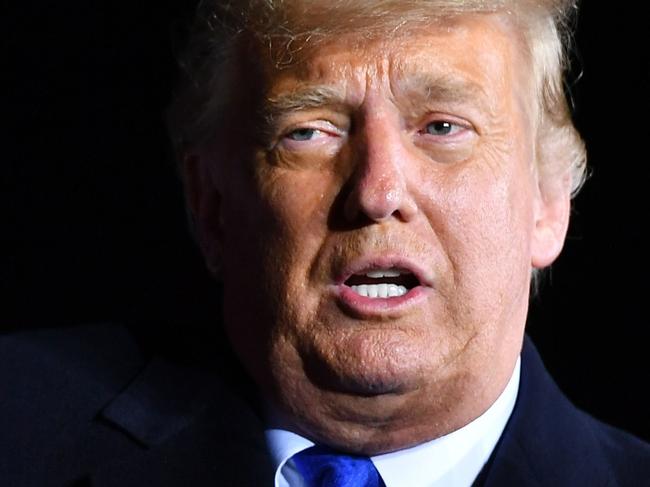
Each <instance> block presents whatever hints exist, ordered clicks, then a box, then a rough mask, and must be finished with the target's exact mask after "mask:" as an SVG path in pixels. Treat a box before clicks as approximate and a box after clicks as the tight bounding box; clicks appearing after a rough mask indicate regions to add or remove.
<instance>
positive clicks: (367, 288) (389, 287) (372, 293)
mask: <svg viewBox="0 0 650 487" xmlns="http://www.w3.org/2000/svg"><path fill="white" fill-rule="evenodd" d="M351 288H352V290H353V291H354V292H356V293H357V294H359V295H361V296H365V297H366V298H392V297H396V296H403V295H405V294H406V293H407V292H408V289H406V288H405V287H404V286H398V285H396V284H386V283H383V284H361V285H359V286H351Z"/></svg>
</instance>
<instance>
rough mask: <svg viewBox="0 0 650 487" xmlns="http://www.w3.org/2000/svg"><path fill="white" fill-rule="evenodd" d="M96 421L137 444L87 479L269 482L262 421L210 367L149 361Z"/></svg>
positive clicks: (102, 482)
mask: <svg viewBox="0 0 650 487" xmlns="http://www.w3.org/2000/svg"><path fill="white" fill-rule="evenodd" d="M99 419H100V421H103V422H105V423H107V424H108V425H110V426H112V427H113V428H114V429H118V430H120V431H122V432H123V433H124V434H125V435H126V436H127V437H129V438H130V439H131V440H133V441H134V442H135V443H136V444H137V445H139V446H137V447H135V448H131V449H130V450H129V453H128V454H126V455H123V456H121V457H120V458H118V459H116V460H115V461H112V462H108V463H106V464H104V465H102V468H101V469H99V470H97V471H96V472H95V475H94V476H93V483H92V484H91V485H94V486H97V487H100V486H101V487H109V486H110V487H113V486H118V485H119V486H126V485H156V486H157V487H158V486H160V487H163V486H167V485H169V486H172V485H173V486H176V485H192V486H193V487H194V486H197V487H198V486H203V485H206V486H208V485H210V486H215V485H224V486H227V485H233V486H240V485H241V486H249V485H250V486H258V485H259V486H261V485H272V482H273V481H272V479H273V472H272V469H271V466H270V460H269V458H268V453H267V450H266V443H265V438H264V427H263V423H262V421H261V420H260V418H259V417H258V416H257V415H256V414H255V413H254V412H253V410H252V408H251V407H250V406H249V405H248V403H247V402H246V401H244V400H243V399H241V398H240V397H238V396H237V395H235V394H232V393H231V392H230V391H229V390H228V389H227V388H226V386H225V385H224V384H223V383H222V382H220V381H219V379H218V378H217V377H216V374H214V373H211V372H207V371H202V370H199V369H194V368H186V367H181V366H178V365H176V364H172V363H169V362H166V361H164V360H160V359H156V360H153V361H152V362H151V363H149V365H148V366H147V367H146V368H145V369H144V370H143V371H142V372H141V373H140V374H139V375H138V376H137V377H136V378H135V379H134V380H133V381H132V382H131V384H130V385H129V386H128V387H127V388H126V389H125V390H124V391H123V392H121V393H120V394H119V395H118V396H117V397H116V398H115V399H113V400H112V401H111V402H110V403H109V404H108V405H107V406H106V407H105V408H104V409H103V410H102V412H101V413H100V416H99Z"/></svg>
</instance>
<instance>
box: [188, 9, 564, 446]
mask: <svg viewBox="0 0 650 487" xmlns="http://www.w3.org/2000/svg"><path fill="white" fill-rule="evenodd" d="M360 39H361V35H354V36H353V35H350V36H344V37H342V38H339V39H336V40H333V41H331V42H328V43H324V44H322V45H320V46H318V47H317V48H316V49H312V50H309V51H305V52H306V54H303V57H302V58H301V59H300V60H299V61H298V62H296V63H294V64H293V65H292V66H291V67H289V68H284V69H275V68H273V67H271V64H270V63H269V65H268V66H265V67H264V69H263V70H262V71H263V75H262V76H260V77H259V78H252V77H250V78H248V79H246V80H245V81H242V87H243V86H247V88H248V89H249V90H251V91H247V92H246V93H245V96H244V95H242V100H244V99H246V100H254V99H261V100H263V103H262V106H260V107H256V109H262V110H263V111H264V114H265V115H267V117H265V120H266V121H267V123H266V124H265V125H264V126H262V125H260V124H258V123H257V122H255V123H253V122H251V121H252V120H257V119H258V118H256V117H254V116H253V115H252V114H251V113H248V112H245V113H239V114H235V115H233V120H232V124H233V126H234V127H236V129H237V130H236V131H233V133H235V134H236V135H232V134H227V135H226V136H225V137H222V140H221V142H220V145H219V148H215V149H213V150H212V151H208V152H207V153H205V154H203V155H202V160H203V162H204V163H205V164H207V165H208V167H209V177H207V178H206V179H208V180H209V182H207V183H204V184H203V186H202V189H201V190H200V191H199V192H198V193H199V196H198V198H197V199H198V200H199V201H202V202H203V203H200V204H198V205H195V208H199V209H198V210H197V214H198V215H197V216H198V220H199V225H200V227H201V228H203V230H204V232H203V233H204V235H208V240H209V239H210V238H212V239H213V240H214V242H212V241H209V242H208V244H207V247H208V248H209V247H210V246H211V245H212V244H213V245H214V246H215V247H218V248H219V253H220V254H221V259H222V262H223V264H222V265H223V279H224V283H225V291H224V302H225V326H226V329H227V331H228V334H229V336H230V339H231V341H232V344H233V347H234V348H235V350H236V351H237V353H238V354H239V356H240V357H241V359H242V361H243V362H244V363H245V365H246V366H247V368H248V369H249V371H250V372H251V374H252V375H253V377H254V379H255V380H256V382H257V384H258V385H259V386H260V388H261V390H262V391H263V393H264V395H265V396H266V398H267V400H268V401H269V403H270V404H271V405H272V407H273V408H275V409H276V413H277V414H278V415H279V416H280V417H281V418H284V421H286V426H287V427H289V428H291V429H294V430H296V431H298V432H300V433H302V434H304V435H306V436H308V437H311V438H313V439H315V440H318V441H321V442H325V443H329V444H332V445H334V446H338V447H341V448H346V449H351V450H356V451H363V452H367V453H374V452H380V451H387V450H392V449H397V448H402V447H406V446H409V445H412V444H415V443H418V442H421V441H425V440H428V439H431V438H434V437H437V436H440V435H442V434H446V433H448V432H449V431H452V430H454V429H457V428H459V427H461V426H463V425H464V424H466V423H467V422H469V421H470V420H471V419H473V418H475V417H477V416H478V415H480V414H481V413H482V412H483V411H485V409H487V407H489V405H490V404H491V403H492V402H493V401H494V400H495V399H496V397H497V396H498V395H499V394H500V393H501V391H502V390H503V388H504V386H505V384H506V383H507V381H508V379H509V377H510V375H511V373H512V370H513V367H514V363H515V361H516V358H517V356H518V353H519V350H520V346H521V340H522V335H523V328H524V323H525V316H526V312H527V302H528V288H529V280H530V270H531V267H534V266H542V265H546V264H548V263H550V260H552V258H554V257H555V255H556V254H557V252H558V251H559V248H560V247H561V239H562V238H563V230H562V231H560V232H556V233H558V236H557V238H555V239H550V240H552V241H553V242H552V244H553V245H555V247H554V248H549V245H551V244H550V243H549V241H550V240H549V238H548V231H547V230H548V229H547V228H546V227H545V225H546V222H545V221H544V220H543V218H542V216H543V215H545V214H546V213H548V212H545V208H546V206H545V205H546V203H545V202H544V201H543V198H542V197H541V196H540V194H539V190H538V185H537V181H536V173H535V162H534V146H535V137H534V128H533V125H534V122H533V120H532V118H533V115H532V113H533V109H532V107H533V105H534V102H533V100H534V95H533V93H532V86H533V83H532V80H531V79H530V78H529V74H528V73H529V72H530V71H531V69H530V66H529V61H528V60H527V59H526V58H525V57H524V56H523V55H522V54H521V53H520V49H521V47H520V44H519V42H520V40H519V38H518V37H517V36H516V35H515V33H514V30H512V28H511V27H509V26H507V25H506V23H505V22H504V21H503V20H502V19H501V18H500V17H498V16H495V15H491V16H488V15H474V16H464V17H459V18H457V19H455V20H454V21H453V22H452V21H446V22H440V23H437V24H433V25H431V26H430V27H427V29H426V31H425V30H424V29H420V30H416V31H414V32H410V33H409V35H404V36H396V37H393V38H391V39H390V40H384V41H382V40H373V41H363V40H360ZM261 52H264V51H263V50H262V51H261ZM249 147H253V149H252V150H251V152H252V155H251V156H250V157H234V156H232V155H233V154H245V153H246V149H247V148H249ZM226 155H227V156H228V157H225V156H226ZM224 159H227V160H224ZM206 207H208V209H205V208H206ZM201 208H203V209H201ZM565 223H566V222H564V223H562V224H561V225H560V227H561V228H562V229H563V228H564V227H563V225H564V224H565ZM556 226H557V225H556ZM557 240H559V242H558V241H557ZM204 247H206V245H205V244H204ZM551 247H552V245H551Z"/></svg>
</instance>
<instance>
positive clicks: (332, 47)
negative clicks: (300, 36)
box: [264, 14, 530, 102]
mask: <svg viewBox="0 0 650 487" xmlns="http://www.w3.org/2000/svg"><path fill="white" fill-rule="evenodd" d="M523 51H524V49H523V40H522V38H521V35H520V33H519V32H518V31H517V29H515V28H514V27H513V26H512V25H511V24H510V22H509V21H508V18H507V17H506V16H504V15H501V14H464V15H458V16H454V17H450V18H439V19H436V20H432V21H431V22H430V23H428V24H426V25H422V24H420V23H419V24H418V25H417V26H415V27H413V28H409V26H402V28H401V29H398V30H394V31H392V32H386V33H385V35H373V36H372V37H370V38H369V37H366V36H364V34H363V33H362V32H350V33H346V34H344V35H340V36H337V37H336V39H332V40H327V41H320V42H315V43H314V44H313V45H310V44H309V43H306V44H305V45H302V46H300V47H298V48H297V49H296V51H295V52H293V53H291V58H292V62H291V64H290V65H289V66H285V65H277V64H274V63H273V62H271V61H270V60H269V62H267V63H266V66H265V69H264V71H265V78H266V81H267V90H266V94H267V95H268V97H269V98H271V99H272V98H274V97H275V96H276V95H281V94H284V93H287V92H296V91H300V90H301V89H302V88H310V89H312V90H313V87H314V86H318V87H320V89H321V90H328V89H329V90H331V91H334V92H339V94H340V95H341V96H342V97H348V98H349V97H354V96H355V93H357V94H359V92H360V90H359V89H354V88H368V87H369V86H370V85H372V84H380V83H382V82H384V83H387V84H389V85H390V87H391V89H394V90H395V91H396V92H401V93H406V94H408V93H409V92H412V91H418V92H419V91H422V90H423V89H424V90H430V91H431V90H432V91H433V92H435V93H437V94H440V93H443V92H445V91H446V92H447V94H448V95H449V96H452V95H453V94H454V93H456V94H458V93H460V92H467V93H468V94H472V95H479V94H483V95H484V96H490V95H489V93H490V92H494V91H495V90H498V89H502V88H504V84H507V85H508V87H512V86H511V85H512V82H513V80H514V78H518V81H519V82H521V83H523V84H524V85H527V83H526V78H527V77H528V76H527V75H528V73H529V72H530V69H529V60H528V59H526V58H525V57H524V56H523ZM517 84H519V83H517ZM361 91H365V89H362V90H361ZM348 101H352V102H353V101H354V100H348Z"/></svg>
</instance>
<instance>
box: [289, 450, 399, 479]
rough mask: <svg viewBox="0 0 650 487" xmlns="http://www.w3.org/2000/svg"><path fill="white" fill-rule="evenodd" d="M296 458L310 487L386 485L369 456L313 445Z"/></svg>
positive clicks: (295, 461)
mask: <svg viewBox="0 0 650 487" xmlns="http://www.w3.org/2000/svg"><path fill="white" fill-rule="evenodd" d="M292 460H293V461H294V464H295V465H296V467H297V469H298V471H299V472H300V473H301V474H302V476H303V478H304V479H305V481H306V483H307V485H308V486H309V487H386V484H384V481H383V480H382V479H381V477H380V476H379V472H377V469H376V468H375V466H374V465H373V463H372V461H370V458H368V457H364V456H360V455H344V454H342V453H338V452H335V451H334V450H330V449H329V448H325V447H322V446H312V447H311V448H307V449H306V450H303V451H301V452H300V453H297V454H296V455H294V456H293V458H292Z"/></svg>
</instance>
